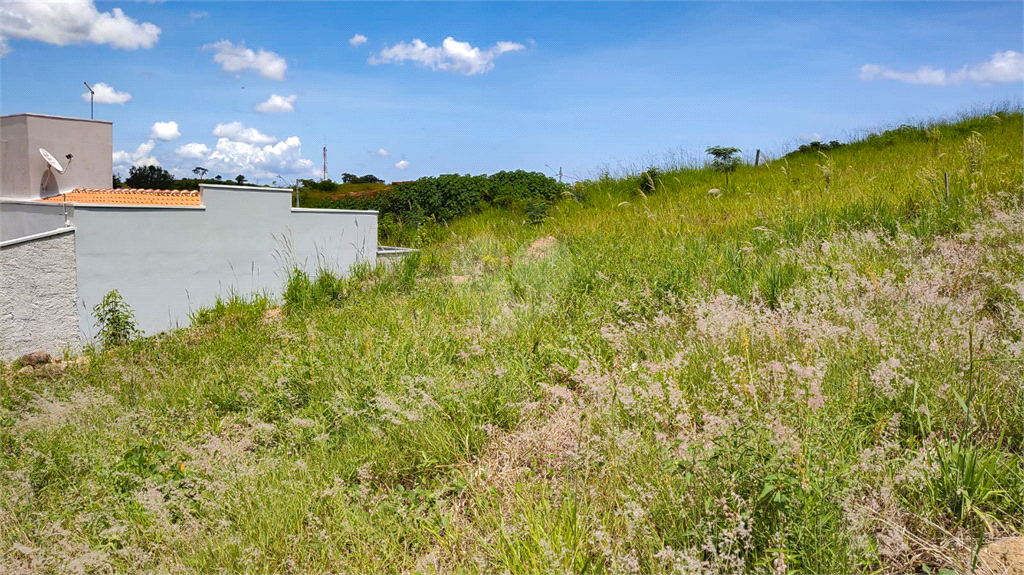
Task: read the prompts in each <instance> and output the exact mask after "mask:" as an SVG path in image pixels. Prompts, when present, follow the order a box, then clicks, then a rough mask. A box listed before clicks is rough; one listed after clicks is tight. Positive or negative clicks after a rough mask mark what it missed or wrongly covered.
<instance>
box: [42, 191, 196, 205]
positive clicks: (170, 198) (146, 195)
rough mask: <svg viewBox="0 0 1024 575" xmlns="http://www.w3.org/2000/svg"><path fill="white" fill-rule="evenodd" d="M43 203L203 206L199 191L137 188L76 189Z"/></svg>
mask: <svg viewBox="0 0 1024 575" xmlns="http://www.w3.org/2000/svg"><path fill="white" fill-rule="evenodd" d="M39 201H41V202H50V203H60V202H63V201H68V202H74V203H77V204H126V205H134V206H201V205H202V197H201V196H200V194H199V191H198V190H149V189H137V188H75V189H74V190H71V191H70V192H67V193H64V194H59V195H56V196H51V197H49V198H43V199H41V200H39Z"/></svg>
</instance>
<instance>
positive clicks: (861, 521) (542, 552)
mask: <svg viewBox="0 0 1024 575" xmlns="http://www.w3.org/2000/svg"><path fill="white" fill-rule="evenodd" d="M1022 131H1024V123H1022V116H1021V114H1020V112H1019V110H1003V111H999V113H998V114H995V112H993V113H987V114H985V115H983V116H977V117H969V118H962V119H960V120H958V121H957V122H954V123H947V124H941V123H932V124H929V125H927V126H922V127H913V128H908V129H899V130H896V131H894V132H890V133H887V134H880V135H878V136H875V137H867V138H864V139H862V140H859V141H856V142H852V143H849V144H848V145H845V146H843V147H841V148H839V149H836V150H832V151H830V152H829V153H828V154H826V155H825V157H823V156H822V155H821V154H818V153H808V154H798V155H794V156H790V157H787V158H780V159H778V160H774V161H771V162H769V163H768V164H767V165H763V166H760V167H757V168H754V167H752V166H744V167H740V168H739V169H738V170H737V171H736V172H735V173H734V174H733V176H732V177H730V184H729V186H724V185H723V184H724V182H723V181H722V178H721V176H720V174H717V173H714V172H711V171H709V170H706V169H703V168H701V167H700V166H688V167H683V168H681V169H669V170H664V171H662V172H661V173H660V175H659V178H658V182H657V185H655V186H653V191H651V188H650V187H648V188H647V189H646V190H644V191H643V193H642V194H639V193H637V190H638V187H639V183H638V182H639V180H638V179H637V178H635V177H633V178H611V177H607V178H597V179H594V180H592V181H587V182H583V183H581V184H580V185H578V186H577V187H576V188H575V189H574V190H573V191H572V193H571V194H569V195H568V196H567V197H566V198H565V199H564V200H563V201H561V202H560V203H558V204H556V205H555V206H554V207H553V208H552V209H551V210H549V211H548V216H549V217H548V218H545V219H543V221H542V222H541V223H540V224H539V225H524V223H523V218H521V217H510V215H509V212H507V211H503V210H499V209H495V208H492V209H487V210H485V211H483V212H481V213H479V214H475V215H473V216H471V217H468V218H463V219H459V220H456V221H454V222H452V223H450V224H448V225H446V226H443V225H439V226H438V227H437V228H436V230H433V231H431V234H433V235H431V236H430V237H429V238H427V241H426V242H425V243H424V246H423V250H422V252H420V253H419V254H417V255H416V256H414V257H412V258H409V259H407V260H405V261H404V262H402V263H401V264H400V265H397V266H393V267H389V268H386V267H383V266H382V267H378V268H368V267H367V268H360V269H357V270H354V272H353V273H352V274H351V275H350V276H348V277H346V278H338V277H337V276H335V275H333V274H332V273H330V272H328V271H321V272H318V273H316V274H314V275H313V276H309V275H306V274H303V273H299V272H296V273H295V274H293V275H292V276H291V278H290V280H289V281H288V282H287V285H286V286H285V288H284V292H283V298H282V299H283V307H282V308H280V309H278V308H274V307H272V304H270V303H268V302H267V301H266V300H264V299H257V300H255V301H253V302H251V303H246V302H244V301H240V300H231V301H229V302H225V303H224V304H223V305H219V306H217V307H216V308H214V309H213V310H210V311H205V312H200V313H199V314H198V315H197V317H196V321H195V326H194V327H192V328H190V329H186V330H181V331H176V332H171V333H167V334H162V335H159V336H156V337H152V338H147V339H144V340H141V341H137V342H134V343H132V344H129V345H127V346H125V347H123V348H120V349H117V350H114V351H113V352H112V353H110V354H107V353H103V354H98V353H97V354H94V355H92V356H91V357H90V361H89V363H88V364H87V365H86V366H79V367H72V368H68V369H67V370H65V372H64V374H63V375H62V376H60V377H58V378H56V379H52V380H45V379H37V378H34V377H28V376H24V375H17V376H15V375H13V374H12V371H11V370H10V367H9V366H6V367H5V368H4V369H5V371H4V377H3V388H2V391H3V393H2V396H0V407H2V411H0V448H2V449H0V473H2V479H3V480H2V481H0V505H2V516H0V520H2V523H3V529H2V533H0V542H2V543H0V545H2V547H0V550H2V551H0V552H2V561H3V564H4V571H12V572H13V571H67V570H74V569H79V568H81V569H83V570H93V571H156V570H175V571H190V572H212V571H231V572H242V571H244V572H270V571H274V572H278V571H289V572H295V571H303V572H350V571H359V572H399V571H402V572H405V571H426V572H496V571H511V572H554V571H572V572H595V573H597V572H626V571H630V572H632V571H644V572H693V571H697V572H767V571H772V572H787V571H791V572H816V573H824V572H868V571H871V572H891V573H896V572H910V571H912V570H913V571H918V570H930V571H932V572H934V571H936V570H938V569H941V568H950V569H955V570H962V571H966V570H970V569H971V568H972V562H974V561H975V560H976V554H975V552H976V550H977V548H978V546H979V545H981V544H983V543H984V542H986V541H988V540H990V539H993V538H996V537H1000V536H1003V535H1007V534H1019V533H1020V531H1021V528H1022V521H1021V517H1022V514H1024V509H1022V503H1021V498H1020V493H1021V491H1022V489H1024V456H1022V445H1024V436H1022V431H1021V430H1022V428H1024V410H1022V403H1024V402H1022V400H1024V397H1022V391H1021V386H1020V381H1021V377H1022V369H1021V357H1022V349H1024V345H1022V343H1021V342H1022V337H1021V330H1022V328H1024V309H1022V306H1024V299H1022V298H1024V284H1022V283H1021V280H1020V270H1021V268H1022V265H1024V262H1022V253H1021V251H1020V246H1021V244H1022V243H1024V238H1022V233H1024V232H1022V225H1021V222H1022V216H1024V208H1022V202H1021V195H1022V193H1024V189H1022V178H1024V175H1022V165H1021V157H1022V154H1024V150H1022V138H1021V133H1022ZM935 134H937V135H935ZM945 172H948V173H949V175H950V196H949V199H948V200H947V198H946V192H945V187H944V177H943V174H944V173H945ZM712 188H717V189H719V190H720V193H713V194H709V193H708V191H709V190H710V189H712Z"/></svg>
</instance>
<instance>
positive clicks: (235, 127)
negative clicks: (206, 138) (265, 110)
mask: <svg viewBox="0 0 1024 575" xmlns="http://www.w3.org/2000/svg"><path fill="white" fill-rule="evenodd" d="M213 135H214V136H217V137H218V138H226V139H228V140H232V141H235V142H242V143H245V144H255V145H262V144H273V143H274V142H276V141H277V138H275V137H273V136H268V135H266V134H264V133H263V132H260V131H259V130H257V129H256V128H246V127H245V126H243V125H242V123H241V122H229V123H227V124H217V126H216V127H214V128H213Z"/></svg>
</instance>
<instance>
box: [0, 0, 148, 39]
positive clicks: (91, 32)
mask: <svg viewBox="0 0 1024 575" xmlns="http://www.w3.org/2000/svg"><path fill="white" fill-rule="evenodd" d="M0 37H3V39H0V52H2V51H3V49H4V48H5V47H6V41H5V40H6V39H7V38H18V39H21V40H37V41H40V42H46V43H48V44H56V45H57V46H67V45H69V44H86V43H91V44H108V45H110V46H113V47H115V48H121V49H123V50H136V49H138V48H152V47H153V45H154V44H156V42H157V39H159V38H160V28H158V27H157V26H156V25H155V24H153V23H151V22H143V23H141V24H140V23H139V22H137V21H136V20H133V19H132V18H129V17H128V16H125V14H124V12H123V11H122V10H121V9H120V8H114V9H113V10H111V11H110V12H100V11H99V10H97V9H96V6H95V5H94V4H93V2H92V0H64V1H62V2H39V1H30V2H17V1H15V2H4V4H3V7H2V8H0ZM8 50H9V49H8Z"/></svg>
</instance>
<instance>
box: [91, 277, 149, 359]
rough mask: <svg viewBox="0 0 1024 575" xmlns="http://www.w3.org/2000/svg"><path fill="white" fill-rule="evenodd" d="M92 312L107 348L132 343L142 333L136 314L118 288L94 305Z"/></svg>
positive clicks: (99, 335)
mask: <svg viewBox="0 0 1024 575" xmlns="http://www.w3.org/2000/svg"><path fill="white" fill-rule="evenodd" d="M92 313H93V315H94V316H95V317H96V324H95V325H96V327H98V328H99V333H98V334H97V335H98V337H99V340H100V341H101V342H102V343H103V347H105V348H111V347H117V346H121V345H124V344H127V343H130V342H131V341H132V340H134V339H135V338H137V337H139V336H140V335H141V332H140V331H139V329H138V327H137V326H136V324H135V314H134V313H132V309H131V308H130V307H129V306H128V303H127V302H125V301H124V298H122V297H121V294H120V293H118V291H117V290H116V289H115V290H111V291H110V293H108V294H107V295H105V296H103V301H101V302H100V303H98V304H96V305H95V306H93V308H92Z"/></svg>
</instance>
